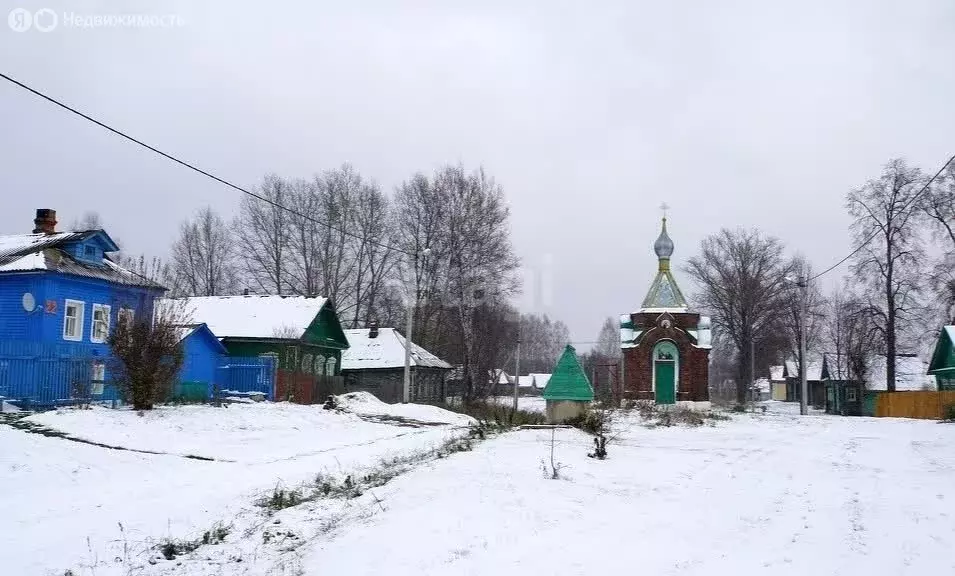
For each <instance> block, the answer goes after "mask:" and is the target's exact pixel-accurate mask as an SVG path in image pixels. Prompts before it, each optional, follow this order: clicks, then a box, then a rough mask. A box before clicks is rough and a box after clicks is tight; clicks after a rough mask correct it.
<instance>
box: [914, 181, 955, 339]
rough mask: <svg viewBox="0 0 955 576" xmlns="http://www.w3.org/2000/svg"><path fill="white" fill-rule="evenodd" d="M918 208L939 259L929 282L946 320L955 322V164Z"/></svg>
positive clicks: (937, 182) (928, 191) (924, 195)
mask: <svg viewBox="0 0 955 576" xmlns="http://www.w3.org/2000/svg"><path fill="white" fill-rule="evenodd" d="M920 207H921V209H922V211H923V212H924V213H925V216H926V217H927V218H928V221H929V222H930V223H931V224H932V225H933V226H932V237H933V239H934V240H935V241H936V242H937V244H936V246H938V247H940V248H941V252H942V253H941V255H940V256H939V258H938V260H937V261H936V262H935V264H934V266H933V267H932V271H931V273H930V275H929V280H930V283H931V287H932V289H933V290H934V291H935V293H936V294H937V295H938V297H939V301H940V304H941V307H943V308H944V310H941V311H940V312H942V313H944V314H945V315H946V320H952V319H953V318H955V164H949V165H948V167H947V168H946V169H945V170H944V171H943V172H942V174H941V175H940V176H939V178H938V179H937V180H936V182H935V184H934V185H933V186H931V187H930V188H928V189H927V190H926V191H925V192H924V193H923V195H922V197H921V199H920Z"/></svg>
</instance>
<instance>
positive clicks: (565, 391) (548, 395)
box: [544, 344, 594, 402]
mask: <svg viewBox="0 0 955 576" xmlns="http://www.w3.org/2000/svg"><path fill="white" fill-rule="evenodd" d="M544 399H545V400H579V401H582V402H591V401H593V399H594V389H593V388H591V387H590V380H588V379H587V375H586V374H585V373H584V369H583V368H581V366H580V362H577V351H576V350H574V347H573V346H571V345H570V344H568V345H567V347H566V348H564V353H563V354H562V355H561V357H560V360H558V361H557V367H556V368H554V373H553V374H552V375H551V377H550V380H549V381H548V382H547V387H546V388H544Z"/></svg>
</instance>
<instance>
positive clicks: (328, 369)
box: [325, 356, 337, 376]
mask: <svg viewBox="0 0 955 576" xmlns="http://www.w3.org/2000/svg"><path fill="white" fill-rule="evenodd" d="M336 363H337V361H336V360H335V357H334V356H329V358H328V362H327V363H326V364H325V373H326V374H328V375H329V376H334V375H335V364H336Z"/></svg>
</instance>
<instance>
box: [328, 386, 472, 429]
mask: <svg viewBox="0 0 955 576" xmlns="http://www.w3.org/2000/svg"><path fill="white" fill-rule="evenodd" d="M337 398H338V405H339V406H340V407H341V408H342V409H344V410H347V411H348V412H351V413H353V414H359V415H361V416H379V417H380V416H384V417H390V418H395V417H398V418H405V419H408V420H413V421H417V422H427V423H433V424H434V423H436V424H453V425H455V426H470V425H472V424H476V423H477V421H476V420H475V419H474V418H471V417H470V416H467V415H465V414H458V413H456V412H451V411H449V410H444V409H443V408H439V407H437V406H430V405H427V404H385V403H384V402H382V401H381V400H379V399H378V398H376V397H375V396H374V395H372V394H369V393H368V392H349V393H347V394H342V395H341V396H338V397H337Z"/></svg>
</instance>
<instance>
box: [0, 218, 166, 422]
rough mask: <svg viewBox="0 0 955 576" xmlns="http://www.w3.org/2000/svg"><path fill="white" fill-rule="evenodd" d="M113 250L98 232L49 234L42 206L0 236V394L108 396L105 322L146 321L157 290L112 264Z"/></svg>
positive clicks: (49, 399)
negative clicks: (29, 226)
mask: <svg viewBox="0 0 955 576" xmlns="http://www.w3.org/2000/svg"><path fill="white" fill-rule="evenodd" d="M118 250H119V247H118V246H117V245H116V243H115V242H114V241H113V239H112V238H110V237H109V234H107V233H106V232H105V231H103V230H85V231H81V232H57V231H56V212H55V211H54V210H50V209H40V210H37V211H36V218H35V220H34V228H33V232H32V233H30V234H19V235H12V236H0V319H2V321H0V396H3V397H6V398H8V399H10V400H11V401H18V402H25V403H29V402H35V403H40V404H44V405H51V404H57V403H61V402H67V401H69V400H70V399H72V398H75V397H76V396H77V394H80V395H92V397H93V398H94V399H95V398H96V397H102V396H103V395H104V394H107V395H108V393H109V391H108V390H104V388H103V383H104V381H106V380H107V375H106V362H105V359H106V357H107V356H108V355H109V345H108V344H107V339H108V336H109V333H110V328H111V326H113V325H114V323H115V322H118V321H127V320H129V321H133V320H136V319H145V318H151V317H152V313H153V303H154V300H155V299H156V298H157V297H158V296H161V295H162V293H163V292H164V291H165V288H164V287H162V286H160V285H159V284H157V283H155V282H153V281H151V280H148V279H146V278H144V277H142V276H140V275H138V274H136V273H134V272H131V271H129V270H126V269H124V268H123V267H121V266H119V265H118V264H116V263H115V262H114V261H113V260H112V259H111V258H110V256H109V254H110V253H112V252H116V251H118ZM77 388H84V389H85V388H88V389H85V390H78V389H77Z"/></svg>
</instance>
